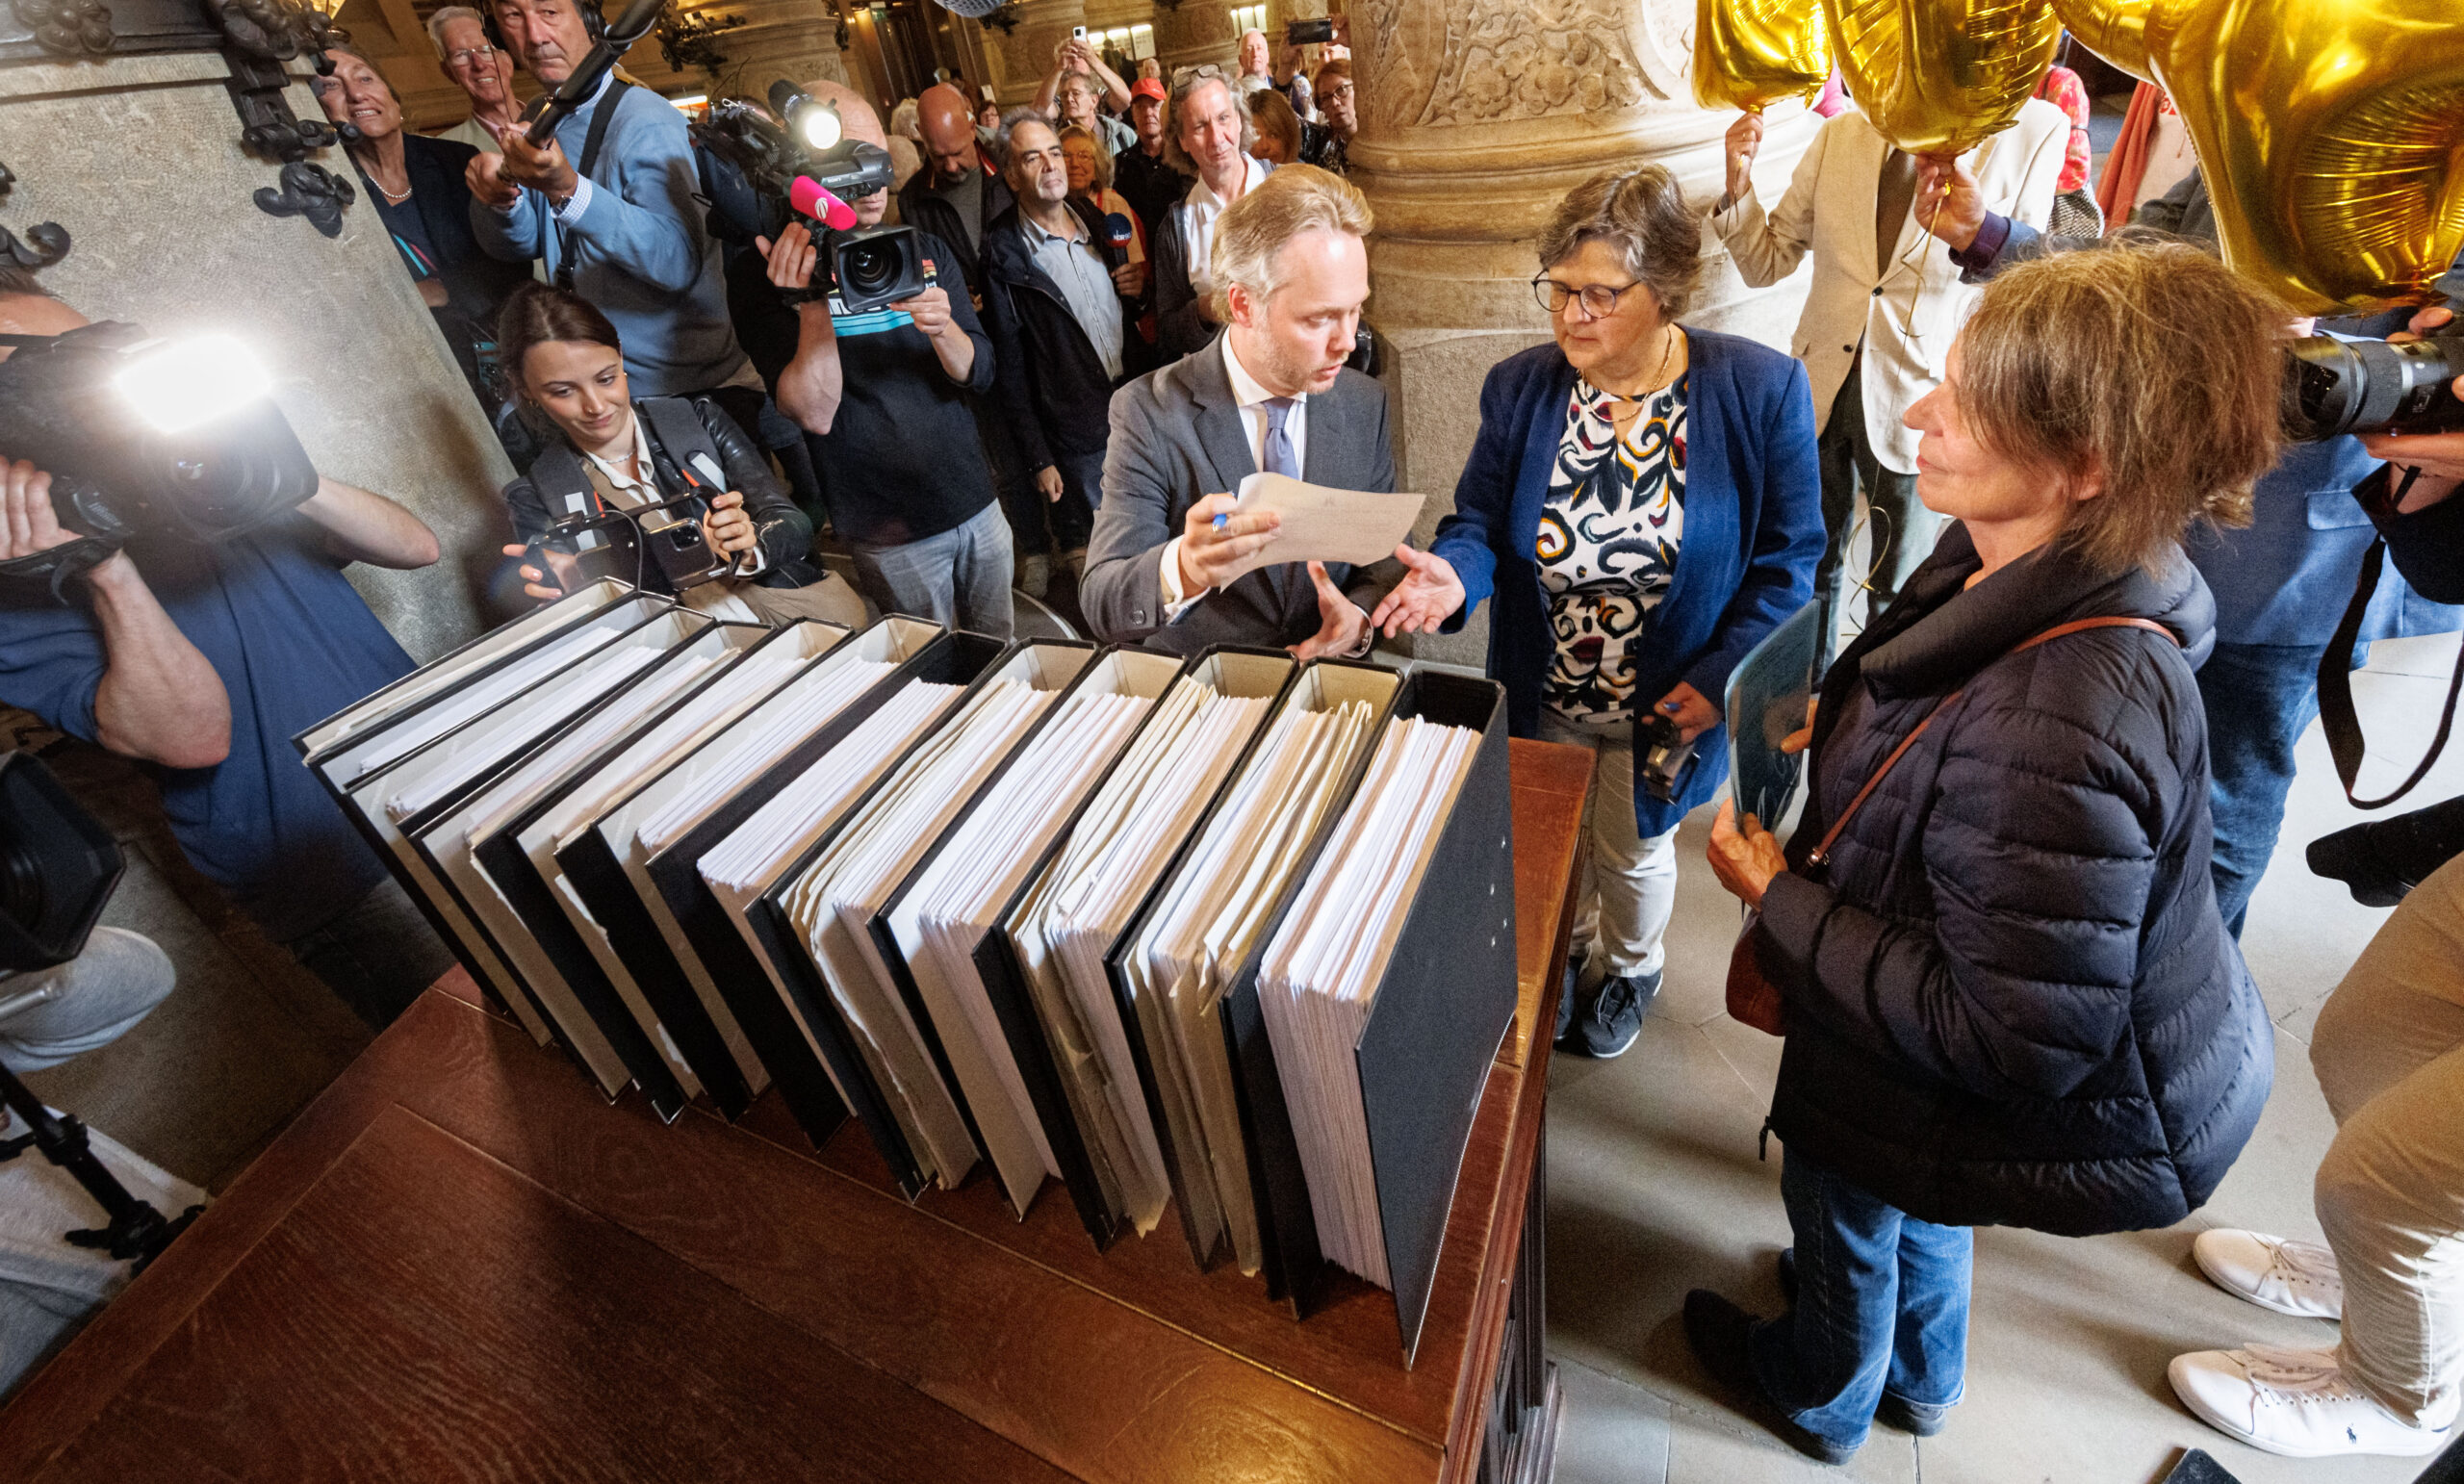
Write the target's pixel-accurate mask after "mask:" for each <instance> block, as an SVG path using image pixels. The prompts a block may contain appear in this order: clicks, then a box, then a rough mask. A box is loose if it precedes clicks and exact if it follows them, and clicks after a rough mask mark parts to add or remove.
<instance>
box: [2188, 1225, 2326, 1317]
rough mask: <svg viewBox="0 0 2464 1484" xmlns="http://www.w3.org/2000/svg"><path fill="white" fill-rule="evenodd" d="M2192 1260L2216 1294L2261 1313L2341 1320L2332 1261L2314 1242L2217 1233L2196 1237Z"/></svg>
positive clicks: (2221, 1231) (2254, 1233)
mask: <svg viewBox="0 0 2464 1484" xmlns="http://www.w3.org/2000/svg"><path fill="white" fill-rule="evenodd" d="M2191 1256H2193V1257H2194V1258H2196V1259H2198V1266H2199V1270H2200V1271H2201V1272H2204V1273H2206V1274H2207V1276H2208V1278H2209V1280H2210V1281H2211V1282H2213V1283H2214V1284H2215V1285H2216V1286H2217V1287H2218V1288H2220V1289H2222V1290H2223V1291H2224V1292H2227V1293H2230V1294H2232V1295H2233V1296H2234V1297H2236V1298H2246V1299H2248V1300H2249V1301H2250V1302H2252V1303H2254V1304H2256V1305H2258V1306H2259V1307H2260V1308H2262V1309H2272V1310H2274V1311H2275V1312H2276V1313H2278V1314H2290V1315H2293V1316H2295V1317H2297V1318H2305V1319H2335V1318H2343V1317H2344V1312H2345V1280H2344V1278H2343V1277H2342V1276H2341V1275H2340V1274H2338V1273H2337V1271H2336V1255H2335V1254H2334V1253H2333V1252H2330V1251H2328V1250H2327V1249H2326V1248H2324V1247H2323V1246H2321V1245H2319V1244H2318V1243H2317V1242H2315V1241H2293V1240H2291V1239H2288V1238H2283V1237H2267V1236H2262V1235H2261V1234H2259V1233H2257V1232H2241V1231H2232V1230H2218V1231H2213V1232H2201V1233H2199V1234H2198V1237H2197V1238H2196V1239H2195V1240H2194V1241H2192V1242H2191Z"/></svg>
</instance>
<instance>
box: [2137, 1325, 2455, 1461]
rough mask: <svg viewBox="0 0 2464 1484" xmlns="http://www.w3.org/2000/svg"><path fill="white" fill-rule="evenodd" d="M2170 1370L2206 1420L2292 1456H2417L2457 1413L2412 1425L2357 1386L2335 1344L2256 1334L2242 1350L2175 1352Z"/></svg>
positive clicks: (2437, 1440) (2439, 1441)
mask: <svg viewBox="0 0 2464 1484" xmlns="http://www.w3.org/2000/svg"><path fill="white" fill-rule="evenodd" d="M2165 1376H2166V1379H2168V1380H2169V1381H2171V1382H2172V1383H2173V1394H2175V1395H2177V1396H2179V1397H2181V1398H2182V1405H2184V1406H2186V1407H2188V1408H2190V1409H2191V1411H2192V1412H2194V1413H2195V1414H2197V1416H2198V1420H2200V1421H2202V1422H2205V1423H2207V1424H2208V1425H2209V1426H2210V1427H2213V1428H2215V1429H2216V1430H2217V1431H2219V1432H2221V1433H2225V1434H2228V1435H2230V1436H2232V1437H2235V1438H2238V1439H2240V1440H2241V1441H2242V1442H2244V1443H2246V1444H2248V1445H2250V1446H2252V1447H2258V1448H2265V1449H2267V1450H2268V1451H2269V1452H2271V1453H2282V1454H2284V1455H2285V1456H2286V1457H2288V1458H2328V1457H2335V1456H2339V1455H2342V1454H2348V1453H2374V1454H2385V1455H2390V1456H2393V1457H2399V1458H2419V1457H2421V1456H2423V1455H2424V1454H2427V1453H2435V1452H2437V1451H2438V1450H2439V1449H2440V1448H2442V1447H2444V1446H2447V1440H2448V1438H2449V1436H2450V1435H2451V1433H2452V1432H2453V1430H2454V1426H2453V1420H2452V1419H2450V1420H2449V1422H2448V1424H2447V1425H2446V1426H2441V1427H2414V1426H2411V1425H2408V1424H2407V1423H2405V1422H2404V1421H2402V1420H2400V1419H2399V1418H2398V1417H2397V1416H2396V1414H2394V1413H2393V1412H2390V1411H2388V1410H2387V1409H2386V1408H2385V1407H2382V1406H2380V1405H2379V1404H2378V1402H2377V1401H2376V1400H2375V1399H2374V1398H2373V1397H2372V1396H2371V1395H2370V1394H2368V1393H2366V1392H2364V1391H2362V1390H2361V1389H2360V1388H2359V1387H2357V1386H2355V1385H2353V1384H2352V1382H2351V1381H2350V1380H2349V1379H2348V1378H2347V1376H2346V1375H2345V1371H2344V1366H2343V1364H2342V1363H2341V1362H2340V1361H2339V1360H2338V1359H2337V1357H2336V1352H2335V1351H2333V1350H2297V1349H2292V1348H2289V1347H2287V1346H2284V1345H2272V1344H2260V1343H2257V1342H2255V1341H2252V1342H2249V1343H2245V1344H2244V1345H2243V1346H2242V1348H2240V1349H2238V1350H2198V1351H2194V1352H2193V1353H2192V1354H2189V1355H2176V1356H2174V1357H2173V1363H2172V1364H2171V1365H2170V1366H2169V1367H2167V1368H2166V1369H2165Z"/></svg>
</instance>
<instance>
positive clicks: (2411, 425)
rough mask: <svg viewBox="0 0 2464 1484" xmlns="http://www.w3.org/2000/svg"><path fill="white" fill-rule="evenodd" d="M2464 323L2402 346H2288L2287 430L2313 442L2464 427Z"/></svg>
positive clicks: (2310, 339) (2308, 341) (2320, 340)
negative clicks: (2459, 383)
mask: <svg viewBox="0 0 2464 1484" xmlns="http://www.w3.org/2000/svg"><path fill="white" fill-rule="evenodd" d="M2459 375H2464V320H2457V321H2452V322H2451V323H2450V324H2449V325H2448V327H2447V328H2446V329H2445V330H2443V331H2442V332H2440V333H2439V334H2436V335H2430V336H2426V337H2425V338H2423V339H2421V340H2415V341H2406V342H2404V343H2402V344H2400V345H2398V344H2395V343H2392V342H2389V341H2383V340H2338V339H2337V338H2336V337H2334V336H2332V335H2311V336H2307V337H2305V338H2303V339H2300V340H2297V341H2295V342H2293V344H2292V345H2289V346H2287V347H2286V361H2285V375H2284V425H2285V431H2286V432H2287V433H2289V434H2291V435H2292V437H2293V438H2294V439H2295V440H2297V442H2301V443H2317V442H2319V441H2321V440H2322V439H2327V438H2333V437H2335V436H2337V435H2338V434H2340V433H2446V432H2452V431H2454V430H2456V429H2458V428H2464V401H2459V400H2457V399H2456V398H2455V397H2451V396H2449V395H2448V388H2449V387H2450V386H2451V385H2452V384H2453V382H2454V380H2455V378H2456V377H2457V376H2459Z"/></svg>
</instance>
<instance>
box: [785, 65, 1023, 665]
mask: <svg viewBox="0 0 2464 1484" xmlns="http://www.w3.org/2000/svg"><path fill="white" fill-rule="evenodd" d="M940 92H950V93H955V92H956V90H955V89H948V88H937V89H934V90H932V92H928V93H927V94H926V95H925V103H926V110H925V129H926V133H927V135H928V137H929V136H930V134H931V132H932V128H933V115H932V103H933V93H940ZM837 107H838V115H839V120H840V123H841V126H842V127H843V128H844V130H845V131H846V133H845V137H846V138H848V139H850V140H856V141H861V142H864V143H869V144H876V145H878V144H880V143H882V141H883V136H882V125H881V119H880V118H879V117H878V116H877V115H875V114H874V113H873V111H872V109H871V107H870V106H869V105H867V104H865V103H864V102H863V101H862V100H861V99H860V98H857V97H856V96H854V95H853V94H852V93H846V94H842V95H840V96H839V97H838V99H837ZM918 178H919V179H920V178H921V177H920V176H919V177H918ZM912 184H913V183H912V182H910V185H912ZM988 189H990V188H989V187H988ZM1003 194H1004V195H1005V196H1006V195H1007V194H1008V192H1003ZM849 204H850V205H851V206H853V207H854V209H855V213H856V221H857V225H858V226H859V227H871V226H876V225H879V224H880V222H881V219H882V214H883V213H884V212H885V211H886V209H887V207H888V205H889V192H886V191H877V192H873V193H871V194H870V195H865V196H860V197H858V198H857V199H855V200H854V201H852V202H850V203H849ZM911 224H912V223H911ZM917 235H918V238H919V240H920V242H921V244H922V248H923V255H924V259H925V262H926V264H927V265H928V266H929V267H930V268H931V269H932V270H933V273H934V275H935V281H934V282H933V283H932V284H931V285H930V286H929V287H927V288H926V289H925V290H924V292H923V293H921V294H917V295H915V296H914V297H913V298H911V299H904V300H901V301H900V302H898V303H895V304H890V305H887V306H886V307H884V308H882V309H877V310H871V311H867V312H866V313H863V314H853V315H851V314H841V313H838V312H837V307H836V305H835V302H834V296H833V295H831V294H827V293H826V292H824V291H827V290H828V288H829V284H828V281H827V275H826V271H825V270H824V269H823V260H822V255H821V249H820V247H819V246H818V245H817V244H816V243H814V241H813V237H812V234H811V232H810V231H809V229H808V228H807V227H806V226H805V224H804V223H803V222H801V221H799V222H796V223H793V224H791V225H789V226H788V227H786V228H785V229H784V230H783V231H782V232H781V233H780V234H779V239H778V241H776V242H772V241H770V240H768V239H766V238H765V239H758V240H757V245H758V247H759V248H760V250H761V252H762V255H763V257H764V258H765V259H766V260H767V261H768V263H769V265H770V282H771V284H772V285H773V286H774V287H775V288H777V289H779V290H782V291H783V292H785V293H787V294H793V295H795V296H796V298H795V310H794V312H795V315H796V323H797V341H796V354H795V359H794V360H792V361H790V362H788V363H787V368H786V370H785V371H782V372H781V373H780V376H779V407H780V410H781V411H783V412H784V413H785V414H786V415H787V416H788V417H789V418H791V419H793V420H794V421H795V422H797V424H798V425H800V426H801V427H803V428H804V429H805V433H806V440H805V441H806V446H807V447H808V448H810V449H811V450H812V462H813V468H814V470H815V472H816V473H818V474H819V475H820V478H821V487H822V496H823V498H824V499H825V500H827V501H828V503H829V506H830V513H831V523H832V525H834V527H835V528H836V530H837V532H838V535H839V537H840V538H841V539H842V540H844V541H845V542H846V543H847V545H848V547H849V548H850V550H851V551H852V552H853V554H854V556H855V559H856V582H857V586H858V587H860V589H861V590H862V591H863V594H864V596H865V597H866V598H868V599H870V600H872V601H873V604H874V605H875V606H876V607H878V608H880V609H881V610H882V611H883V612H885V613H911V614H914V615H917V616H918V617H922V618H929V619H932V620H934V621H935V622H937V623H942V624H949V625H952V626H954V627H960V628H967V629H972V630H974V631H976V632H978V633H986V634H991V635H993V636H994V637H996V638H1002V639H1006V638H1008V637H1009V636H1010V631H1011V628H1012V627H1013V624H1014V610H1013V607H1012V602H1011V598H1010V576H1011V544H1010V526H1009V524H1008V523H1007V522H1006V521H1005V520H1003V518H1002V514H1001V511H1000V510H999V509H998V508H996V506H995V502H994V500H993V497H992V476H991V474H990V473H989V472H988V470H987V469H986V467H985V459H984V453H983V448H982V444H981V442H980V441H979V436H978V433H977V430H976V421H975V409H974V404H973V401H972V397H971V394H982V393H986V392H989V391H990V390H991V388H992V372H993V356H992V342H991V341H990V340H989V339H988V338H987V337H986V335H985V333H984V329H983V326H982V325H981V324H980V323H979V322H978V321H977V320H976V316H975V305H974V303H973V302H972V300H971V299H970V297H969V295H968V293H967V280H966V273H965V270H964V269H963V266H962V265H963V262H964V259H963V257H962V255H961V252H960V250H959V249H957V248H956V247H954V246H953V245H952V244H951V243H949V242H948V241H946V240H945V239H943V238H941V237H939V236H937V235H936V234H935V233H933V232H930V231H922V230H919V231H918V234H917ZM816 272H822V273H823V279H822V281H821V282H819V283H816V282H815V275H816Z"/></svg>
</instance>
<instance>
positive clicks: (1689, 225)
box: [1540, 165, 1703, 320]
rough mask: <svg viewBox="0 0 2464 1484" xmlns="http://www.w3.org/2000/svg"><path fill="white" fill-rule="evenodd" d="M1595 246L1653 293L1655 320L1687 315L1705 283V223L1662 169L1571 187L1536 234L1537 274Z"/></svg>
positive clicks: (1604, 176) (1614, 173) (1605, 176)
mask: <svg viewBox="0 0 2464 1484" xmlns="http://www.w3.org/2000/svg"><path fill="white" fill-rule="evenodd" d="M1595 241H1597V242H1603V243H1607V244H1608V245H1609V246H1610V247H1611V248H1612V249H1614V250H1615V252H1616V254H1617V259H1618V262H1619V263H1620V264H1622V265H1623V266H1624V268H1625V269H1626V271H1627V273H1629V274H1630V275H1631V277H1632V278H1633V280H1634V281H1635V282H1636V283H1639V284H1642V285H1644V286H1646V287H1647V288H1649V289H1650V290H1651V291H1652V295H1653V297H1655V298H1656V299H1658V300H1659V310H1660V318H1662V319H1664V320H1675V319H1676V318H1677V317H1678V316H1680V315H1682V314H1683V313H1685V306H1686V305H1687V304H1688V303H1689V302H1691V301H1692V299H1693V297H1694V289H1695V285H1696V284H1697V282H1699V281H1700V280H1701V278H1702V276H1703V223H1702V221H1701V220H1700V219H1699V218H1698V217H1695V215H1694V214H1693V212H1691V211H1689V210H1687V208H1686V205H1685V192H1683V191H1681V190H1680V189H1679V188H1678V184H1677V177H1676V176H1675V175H1673V174H1671V173H1669V170H1668V167H1667V166H1659V165H1644V166H1634V167H1633V168H1631V169H1625V170H1604V171H1602V172H1601V173H1600V174H1598V175H1594V176H1593V177H1592V178H1591V179H1589V180H1587V181H1584V182H1583V183H1582V184H1581V185H1579V186H1577V187H1575V189H1574V190H1573V191H1571V192H1568V193H1567V195H1566V198H1565V200H1564V201H1563V202H1562V203H1560V204H1559V205H1558V207H1557V214H1556V215H1555V216H1554V217H1551V218H1550V219H1549V226H1548V229H1547V230H1546V231H1543V232H1542V233H1541V234H1540V267H1541V268H1542V269H1553V268H1555V267H1556V266H1557V265H1558V264H1560V263H1563V262H1564V261H1566V260H1567V259H1568V258H1571V257H1573V256H1574V255H1575V254H1576V253H1578V252H1579V251H1581V250H1582V244H1583V243H1588V242H1595Z"/></svg>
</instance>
